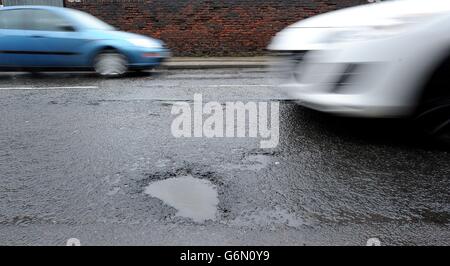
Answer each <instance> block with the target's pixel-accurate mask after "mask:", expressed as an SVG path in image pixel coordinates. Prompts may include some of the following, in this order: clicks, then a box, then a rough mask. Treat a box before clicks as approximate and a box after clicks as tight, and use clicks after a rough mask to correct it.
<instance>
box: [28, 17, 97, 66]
mask: <svg viewBox="0 0 450 266" xmlns="http://www.w3.org/2000/svg"><path fill="white" fill-rule="evenodd" d="M30 19H31V21H32V24H31V25H30V28H29V30H30V31H29V32H30V34H31V37H32V39H33V40H32V43H33V45H34V48H33V49H36V50H37V51H38V53H36V54H35V56H34V59H35V61H36V63H38V64H39V65H40V66H45V67H80V66H83V65H84V64H86V60H85V57H84V54H83V47H84V45H85V44H86V43H87V42H89V40H87V39H85V38H84V34H83V32H81V31H78V30H77V28H76V25H73V24H72V22H71V21H70V20H68V19H66V18H65V17H64V16H63V13H57V12H53V11H52V10H45V9H31V12H30Z"/></svg>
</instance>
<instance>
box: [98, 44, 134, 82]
mask: <svg viewBox="0 0 450 266" xmlns="http://www.w3.org/2000/svg"><path fill="white" fill-rule="evenodd" d="M94 70H95V72H97V74H99V75H100V76H104V77H118V76H122V75H123V74H125V73H126V72H127V70H128V62H127V59H126V57H125V56H124V55H123V54H121V53H118V52H117V51H114V50H109V51H103V52H101V53H99V54H98V55H97V56H96V57H95V59H94Z"/></svg>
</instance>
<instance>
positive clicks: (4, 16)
mask: <svg viewBox="0 0 450 266" xmlns="http://www.w3.org/2000/svg"><path fill="white" fill-rule="evenodd" d="M70 26H71V25H70V23H69V22H68V21H67V20H66V19H64V18H63V17H61V16H59V15H57V14H55V13H53V12H50V11H48V10H40V9H12V10H2V11H0V29H14V30H44V31H72V30H73V28H71V27H70Z"/></svg>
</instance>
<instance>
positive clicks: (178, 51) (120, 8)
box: [65, 0, 367, 56]
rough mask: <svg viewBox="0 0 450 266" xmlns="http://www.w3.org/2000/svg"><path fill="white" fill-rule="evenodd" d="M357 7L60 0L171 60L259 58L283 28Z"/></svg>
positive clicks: (265, 0)
mask: <svg viewBox="0 0 450 266" xmlns="http://www.w3.org/2000/svg"><path fill="white" fill-rule="evenodd" d="M74 1H80V2H74ZM361 3H367V0H65V6H66V7H71V8H76V9H80V10H84V11H87V12H89V13H91V14H93V15H95V16H97V17H99V18H101V19H103V20H105V21H106V22H108V23H110V24H112V25H114V26H116V27H117V28H119V29H121V30H124V31H131V32H136V33H141V34H145V35H149V36H154V37H156V38H159V39H162V40H163V41H165V42H166V43H167V45H168V46H169V47H170V48H171V49H172V51H173V53H174V55H177V56H199V55H201V56H230V55H255V54H262V53H263V52H264V48H265V47H266V46H267V44H268V43H269V41H270V39H271V37H272V36H273V35H274V34H275V33H276V32H278V31H279V30H281V29H282V28H284V27H286V26H287V25H289V24H292V23H294V22H296V21H298V20H300V19H302V18H306V17H310V16H313V15H316V14H319V13H323V12H327V11H331V10H335V9H339V8H344V7H348V6H353V5H357V4H361Z"/></svg>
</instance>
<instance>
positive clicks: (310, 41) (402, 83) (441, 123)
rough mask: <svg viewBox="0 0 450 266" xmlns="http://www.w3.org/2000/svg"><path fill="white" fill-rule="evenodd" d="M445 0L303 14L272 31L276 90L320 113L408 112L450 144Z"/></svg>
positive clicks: (448, 5) (403, 0) (448, 4)
mask: <svg viewBox="0 0 450 266" xmlns="http://www.w3.org/2000/svg"><path fill="white" fill-rule="evenodd" d="M449 29H450V1H442V0H426V1H425V0H397V1H387V2H382V3H373V4H367V5H362V6H356V7H352V8H347V9H342V10H338V11H334V12H330V13H326V14H322V15H318V16H315V17H312V18H309V19H305V20H303V21H300V22H298V23H295V24H293V25H292V26H289V27H287V28H286V29H284V30H283V31H281V32H280V33H278V34H277V35H276V36H275V37H274V39H273V40H272V42H271V44H270V45H269V47H268V49H269V50H271V51H274V52H276V54H278V55H280V59H281V64H280V65H279V69H281V70H283V72H284V74H285V77H284V78H283V81H282V83H283V85H281V86H280V87H281V90H282V91H283V92H285V93H286V95H288V96H289V97H290V98H291V99H294V100H296V101H298V103H299V104H301V105H303V106H306V107H309V108H312V109H316V110H319V111H324V112H330V113H336V114H342V115H350V116H361V117H405V116H406V117H413V118H415V121H417V122H418V124H419V125H420V126H422V128H423V129H425V130H426V131H427V132H428V133H430V134H432V135H434V136H436V137H438V138H440V139H442V140H445V141H447V142H450V82H449V80H450V79H449V78H448V77H449V74H450V34H449Z"/></svg>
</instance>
